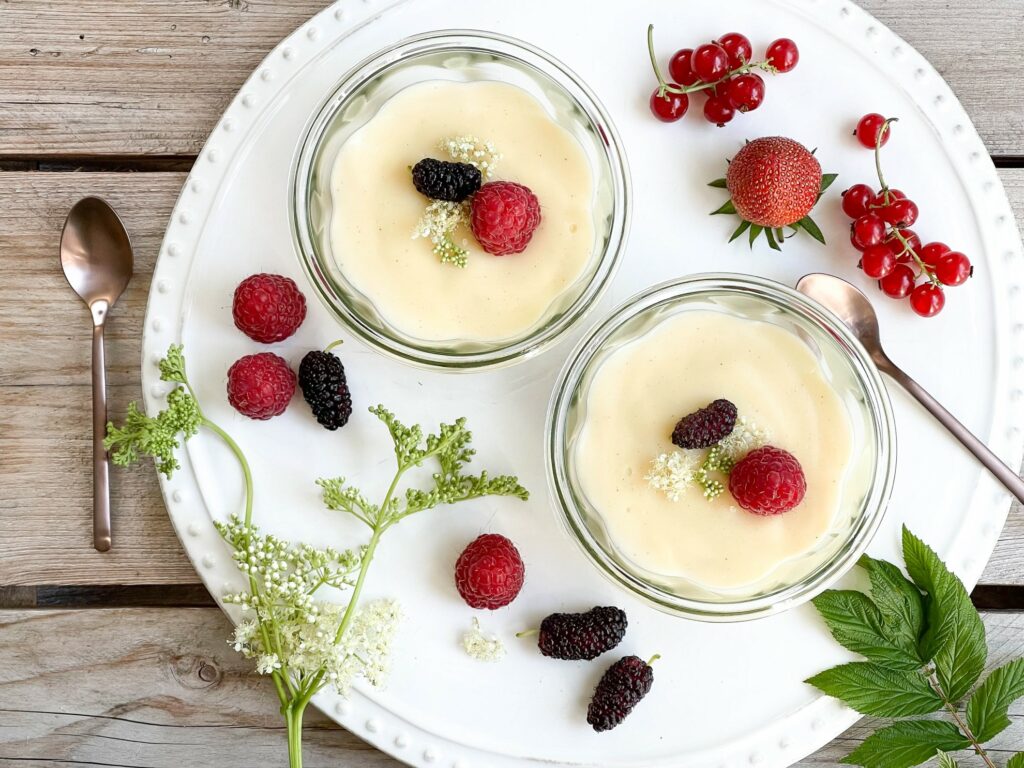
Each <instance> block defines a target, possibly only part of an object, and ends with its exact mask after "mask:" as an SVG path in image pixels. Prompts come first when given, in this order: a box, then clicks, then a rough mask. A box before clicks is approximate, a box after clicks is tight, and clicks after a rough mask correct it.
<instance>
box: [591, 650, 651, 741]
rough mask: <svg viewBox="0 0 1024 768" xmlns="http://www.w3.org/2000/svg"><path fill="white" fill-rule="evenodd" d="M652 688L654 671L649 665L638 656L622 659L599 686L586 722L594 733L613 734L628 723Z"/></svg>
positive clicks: (606, 674)
mask: <svg viewBox="0 0 1024 768" xmlns="http://www.w3.org/2000/svg"><path fill="white" fill-rule="evenodd" d="M655 658H657V657H655ZM652 661H653V659H652ZM653 684H654V670H653V669H651V665H650V664H648V663H647V662H646V661H644V660H643V659H641V658H639V657H638V656H626V657H624V658H622V659H619V660H618V661H617V662H615V663H614V664H612V665H611V667H609V668H608V671H607V672H605V673H604V676H603V677H602V678H601V682H599V683H598V684H597V689H596V690H595V691H594V698H593V699H591V701H590V706H589V707H587V722H588V723H590V724H591V725H592V726H593V727H594V730H595V731H598V732H601V731H610V730H611V729H612V728H614V727H615V726H617V725H618V724H619V723H621V722H622V721H623V720H625V719H626V715H628V714H629V713H630V712H632V711H633V708H634V707H635V706H636V705H637V704H639V703H640V700H641V699H643V697H644V696H646V695H647V693H648V692H649V691H650V690H651V686H652V685H653Z"/></svg>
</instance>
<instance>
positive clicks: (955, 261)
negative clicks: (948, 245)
mask: <svg viewBox="0 0 1024 768" xmlns="http://www.w3.org/2000/svg"><path fill="white" fill-rule="evenodd" d="M972 272H973V268H972V267H971V260H970V259H968V258H967V257H966V256H964V255H963V254H962V253H960V252H959V251H950V252H949V253H947V254H946V255H945V256H943V257H941V258H940V259H939V263H938V264H936V265H935V276H936V277H937V278H939V281H940V282H942V283H943V284H944V285H963V284H964V283H966V282H967V278H969V277H970V276H971V274H972Z"/></svg>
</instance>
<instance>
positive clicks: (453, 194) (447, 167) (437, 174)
mask: <svg viewBox="0 0 1024 768" xmlns="http://www.w3.org/2000/svg"><path fill="white" fill-rule="evenodd" d="M412 183H413V184H414V185H415V186H416V190H417V191H418V192H419V193H420V194H422V195H426V196H427V197H429V198H431V199H433V200H447V201H449V202H452V203H461V202H462V201H463V200H465V199H466V198H467V197H469V196H470V195H472V194H473V193H474V192H476V191H477V190H478V189H480V184H481V183H483V177H482V176H481V175H480V169H479V168H477V167H476V166H473V165H470V164H469V163H450V162H447V161H445V160H434V159H432V158H429V157H428V158H426V159H424V160H420V161H419V162H418V163H416V165H414V166H413V169H412Z"/></svg>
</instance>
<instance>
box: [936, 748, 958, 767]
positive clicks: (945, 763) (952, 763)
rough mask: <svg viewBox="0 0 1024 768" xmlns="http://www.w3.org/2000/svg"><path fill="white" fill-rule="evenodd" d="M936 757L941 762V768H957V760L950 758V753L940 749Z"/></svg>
mask: <svg viewBox="0 0 1024 768" xmlns="http://www.w3.org/2000/svg"><path fill="white" fill-rule="evenodd" d="M935 756H936V757H937V758H938V760H939V768H957V765H956V760H954V759H953V758H952V757H950V754H949V752H943V751H942V750H941V749H940V750H939V751H938V752H937V753H936V755H935Z"/></svg>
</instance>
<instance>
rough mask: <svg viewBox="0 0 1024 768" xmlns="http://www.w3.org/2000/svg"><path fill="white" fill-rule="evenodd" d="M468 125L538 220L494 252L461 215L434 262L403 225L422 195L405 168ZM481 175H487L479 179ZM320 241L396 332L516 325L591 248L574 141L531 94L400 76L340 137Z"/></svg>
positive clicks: (465, 332)
mask: <svg viewBox="0 0 1024 768" xmlns="http://www.w3.org/2000/svg"><path fill="white" fill-rule="evenodd" d="M467 134H472V135H474V136H478V137H480V138H481V139H484V140H486V141H489V142H490V143H492V144H493V145H494V146H495V147H496V148H497V149H498V150H499V151H500V153H501V160H500V165H499V167H498V169H497V173H496V174H495V178H494V179H493V180H502V181H514V182H518V183H520V184H523V185H525V186H527V187H529V188H530V189H531V190H532V191H533V192H534V194H535V195H536V196H537V198H538V199H539V201H540V205H541V211H542V219H541V224H540V226H539V227H538V229H537V230H536V232H535V233H534V235H533V238H532V240H531V242H530V244H529V246H528V247H527V248H526V250H525V251H524V252H522V253H519V254H514V255H509V256H493V255H491V254H488V253H486V252H485V251H484V250H482V249H481V248H480V246H479V245H478V244H477V243H476V241H475V239H474V238H473V235H472V233H471V232H470V231H469V230H468V229H466V228H465V227H460V228H459V229H458V230H456V232H455V234H454V236H453V239H454V240H455V242H456V243H457V244H458V245H460V246H461V247H463V248H465V249H466V250H467V251H468V255H467V264H466V266H465V267H464V268H459V267H456V266H453V265H451V264H442V263H440V262H439V260H438V257H437V256H436V255H435V254H434V253H433V252H432V249H431V244H430V241H429V240H425V239H414V238H413V237H412V234H413V232H414V231H415V230H416V227H417V223H418V222H419V220H420V219H421V217H422V216H423V214H424V207H425V204H426V203H428V202H429V201H428V200H427V199H426V198H425V197H424V196H423V195H421V194H419V193H418V192H417V191H416V189H415V188H414V186H413V184H412V181H411V176H410V168H411V167H412V166H413V165H415V164H416V163H417V162H418V161H420V160H422V159H423V158H427V157H434V158H439V159H448V158H445V157H443V156H442V154H441V152H440V150H439V143H440V142H441V141H443V140H445V139H447V138H449V137H453V136H463V135H467ZM485 181H486V179H485ZM331 195H332V203H333V205H332V208H333V214H332V218H331V221H330V240H331V250H332V252H333V254H334V257H335V259H336V260H337V263H338V266H339V269H340V270H341V272H342V273H343V274H344V276H345V277H346V278H347V280H348V281H349V282H350V283H351V284H352V286H353V287H354V288H355V289H356V290H358V291H359V292H360V293H362V294H363V295H364V296H366V297H367V298H368V299H369V300H370V301H371V302H372V303H373V304H374V307H375V308H376V310H377V311H378V312H379V313H380V315H381V316H382V317H383V318H384V320H385V321H386V322H387V323H388V324H390V325H391V326H392V327H393V328H395V329H396V330H398V331H399V332H401V333H403V334H406V335H408V336H411V337H413V338H416V339H419V340H423V341H427V342H442V341H451V340H466V341H478V342H494V341H499V340H503V339H513V338H517V337H521V336H524V335H525V334H527V332H529V331H530V330H531V329H532V328H534V327H536V326H537V325H539V324H541V323H542V322H543V321H544V320H545V319H547V318H548V317H549V316H550V315H551V314H552V313H553V312H555V311H556V310H557V309H558V308H559V299H560V298H561V297H563V296H564V295H565V294H566V293H567V291H568V290H569V289H570V287H571V286H573V284H574V283H576V282H577V280H578V279H579V278H580V277H581V276H582V275H583V273H584V272H585V271H586V268H587V266H588V264H589V262H590V260H591V258H592V257H593V256H594V251H595V231H594V213H593V209H594V179H593V176H592V172H591V167H590V163H589V161H588V158H587V155H586V153H585V152H584V150H583V148H582V146H581V145H580V144H579V142H578V141H577V140H576V139H575V138H574V137H573V136H572V135H571V134H570V133H569V132H568V131H567V130H565V129H564V128H562V127H561V126H559V125H558V124H557V123H556V122H555V121H554V120H552V118H551V117H550V116H549V115H548V113H547V112H546V111H545V109H544V107H543V106H542V105H541V103H540V102H539V101H537V100H536V99H535V98H534V97H533V96H531V95H530V94H529V93H527V92H526V91H525V90H523V89H521V88H518V87H517V86H513V85H509V84H505V83H501V82H496V81H477V82H451V81H442V80H431V81H426V82H421V83H417V84H415V85H410V86H408V87H406V88H404V89H403V90H401V91H399V92H398V93H396V94H395V95H394V96H392V97H391V98H390V99H389V100H388V101H387V103H385V104H384V105H383V106H382V107H381V108H380V110H379V111H378V112H377V114H375V115H374V116H373V117H372V118H371V119H370V120H368V121H367V123H366V124H365V125H364V126H362V127H361V128H360V129H359V130H357V131H356V132H355V133H353V134H352V135H351V136H350V137H349V138H348V139H347V140H346V141H345V142H344V144H342V145H341V147H340V149H339V151H338V154H337V158H336V160H335V162H334V166H333V169H332V173H331Z"/></svg>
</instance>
